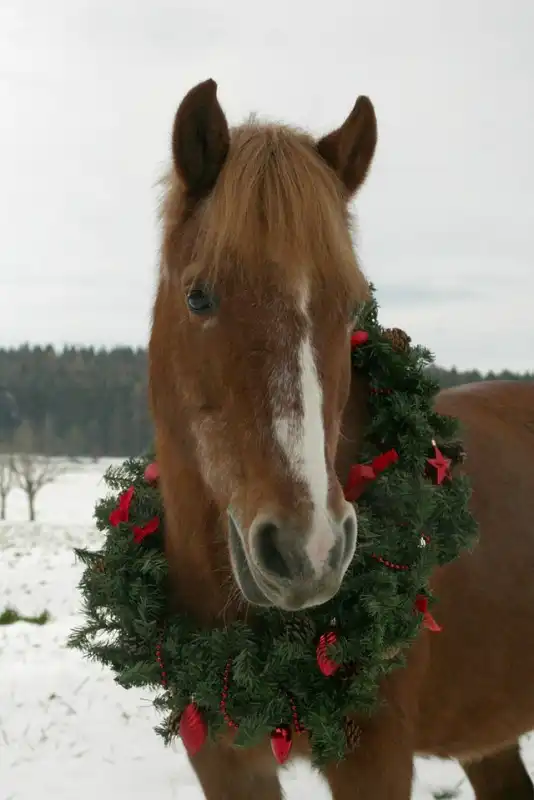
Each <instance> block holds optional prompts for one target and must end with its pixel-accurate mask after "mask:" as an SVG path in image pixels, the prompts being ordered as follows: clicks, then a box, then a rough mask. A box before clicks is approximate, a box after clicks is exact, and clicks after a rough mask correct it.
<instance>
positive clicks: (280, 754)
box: [271, 725, 293, 764]
mask: <svg viewBox="0 0 534 800" xmlns="http://www.w3.org/2000/svg"><path fill="white" fill-rule="evenodd" d="M292 747H293V741H292V738H291V728H289V726H288V725H279V726H278V728H275V729H274V731H273V732H272V733H271V749H272V751H273V755H274V757H275V758H276V760H277V761H278V763H279V764H285V762H286V761H287V759H288V758H289V754H290V752H291V748H292Z"/></svg>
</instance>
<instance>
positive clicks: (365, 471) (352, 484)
mask: <svg viewBox="0 0 534 800" xmlns="http://www.w3.org/2000/svg"><path fill="white" fill-rule="evenodd" d="M398 460H399V454H398V453H397V451H396V450H388V451H387V452H386V453H381V454H380V455H379V456H377V457H376V458H373V460H372V461H371V463H370V464H354V465H353V466H352V467H351V468H350V472H349V477H348V480H347V483H346V486H345V490H344V491H345V499H346V500H349V502H351V503H354V502H355V501H356V500H357V499H358V498H359V496H360V495H361V493H362V492H363V490H364V489H365V486H366V484H367V483H369V482H370V481H374V480H375V478H377V477H378V475H379V474H380V473H381V472H383V471H384V470H385V469H387V467H389V466H390V465H391V464H395V462H397V461H398Z"/></svg>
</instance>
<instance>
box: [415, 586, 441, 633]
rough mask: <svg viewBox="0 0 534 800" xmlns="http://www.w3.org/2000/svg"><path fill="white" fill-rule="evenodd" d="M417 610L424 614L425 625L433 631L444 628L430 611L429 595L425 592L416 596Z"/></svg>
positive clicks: (436, 631) (437, 631)
mask: <svg viewBox="0 0 534 800" xmlns="http://www.w3.org/2000/svg"><path fill="white" fill-rule="evenodd" d="M415 610H416V611H418V612H419V613H420V614H422V615H423V627H425V628H426V629H427V630H429V631H432V633H439V632H440V631H441V630H442V627H441V625H438V623H437V622H436V620H435V619H434V617H433V616H432V614H431V613H430V611H429V610H428V597H426V596H425V595H424V594H418V595H417V597H416V598H415Z"/></svg>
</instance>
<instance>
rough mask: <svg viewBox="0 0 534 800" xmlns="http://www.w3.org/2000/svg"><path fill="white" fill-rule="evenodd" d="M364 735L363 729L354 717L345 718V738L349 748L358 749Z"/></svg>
mask: <svg viewBox="0 0 534 800" xmlns="http://www.w3.org/2000/svg"><path fill="white" fill-rule="evenodd" d="M361 736H362V729H361V728H360V726H359V725H357V724H356V723H355V722H354V720H353V719H348V718H346V719H345V738H346V740H347V746H348V748H349V750H351V751H352V750H356V748H357V747H358V745H359V744H360V739H361Z"/></svg>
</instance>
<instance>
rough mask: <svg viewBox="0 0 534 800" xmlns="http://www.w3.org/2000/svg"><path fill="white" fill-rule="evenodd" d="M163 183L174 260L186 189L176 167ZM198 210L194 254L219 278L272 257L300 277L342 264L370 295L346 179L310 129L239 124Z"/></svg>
mask: <svg viewBox="0 0 534 800" xmlns="http://www.w3.org/2000/svg"><path fill="white" fill-rule="evenodd" d="M164 185H165V188H166V194H165V197H164V200H163V205H162V219H163V228H164V241H163V261H164V263H166V264H169V263H172V261H173V260H174V259H175V258H176V253H175V252H174V251H175V250H176V247H177V238H178V237H177V236H176V233H177V229H178V228H180V229H182V228H183V227H184V226H183V225H182V224H181V221H183V220H184V214H185V216H187V213H186V212H187V195H186V192H185V187H184V186H183V185H182V184H181V182H180V180H179V177H178V175H177V174H176V170H174V169H172V170H171V171H170V172H169V173H168V175H167V176H166V177H165V178H164ZM192 216H193V218H194V219H195V220H196V222H197V224H196V225H195V226H193V227H194V229H195V230H194V235H193V239H192V240H191V241H190V242H189V248H188V249H189V251H190V252H189V253H188V259H187V260H188V261H189V262H190V263H191V262H194V263H196V264H198V266H199V269H207V270H209V272H210V274H211V275H212V277H214V278H215V277H216V276H217V273H218V272H219V271H221V270H224V269H225V267H226V268H228V266H229V265H232V268H235V266H236V264H237V265H240V266H241V267H242V268H243V269H246V270H247V274H248V275H249V277H250V273H251V272H253V269H254V265H257V268H258V269H259V270H261V271H263V269H264V267H265V262H266V259H267V260H268V261H269V262H270V263H271V264H272V265H276V264H280V265H283V268H284V272H285V274H286V275H287V273H288V271H291V270H294V272H295V278H296V279H297V278H298V277H299V276H302V270H303V268H304V267H306V268H310V269H312V270H314V271H315V272H316V273H319V274H320V273H321V272H324V271H325V270H326V271H327V272H328V271H330V270H331V269H332V268H333V264H335V268H336V269H340V268H342V269H343V271H344V272H346V277H347V279H348V280H349V281H350V284H351V286H352V287H353V288H354V289H355V290H356V291H357V292H358V294H360V295H365V294H367V282H366V280H365V278H364V276H363V274H362V273H361V271H360V270H359V269H358V267H357V264H356V262H355V253H354V247H353V241H352V235H351V233H352V220H351V217H350V215H349V212H348V210H347V205H346V201H345V198H344V196H343V189H342V186H341V183H340V181H339V180H338V178H337V177H336V175H335V173H334V172H333V170H332V169H331V168H330V167H329V166H328V164H326V162H324V161H323V160H322V158H321V157H320V156H319V154H318V152H317V150H316V146H315V142H314V141H313V139H312V138H311V137H310V136H308V135H307V134H306V133H303V132H301V131H299V130H296V129H294V128H290V127H287V126H284V125H275V124H260V123H258V122H257V121H256V120H249V121H248V122H247V123H246V124H244V125H241V126H239V127H236V128H233V129H232V131H231V139H230V148H229V152H228V156H227V159H226V162H225V164H224V166H223V168H222V170H221V174H220V176H219V179H218V181H217V183H216V185H215V187H214V189H213V191H212V192H211V194H210V195H209V196H208V197H207V198H206V199H205V200H204V201H203V202H202V203H201V204H200V206H199V207H198V208H197V209H196V210H194V211H193V213H192ZM182 232H183V230H182ZM355 281H356V286H354V282H355Z"/></svg>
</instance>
